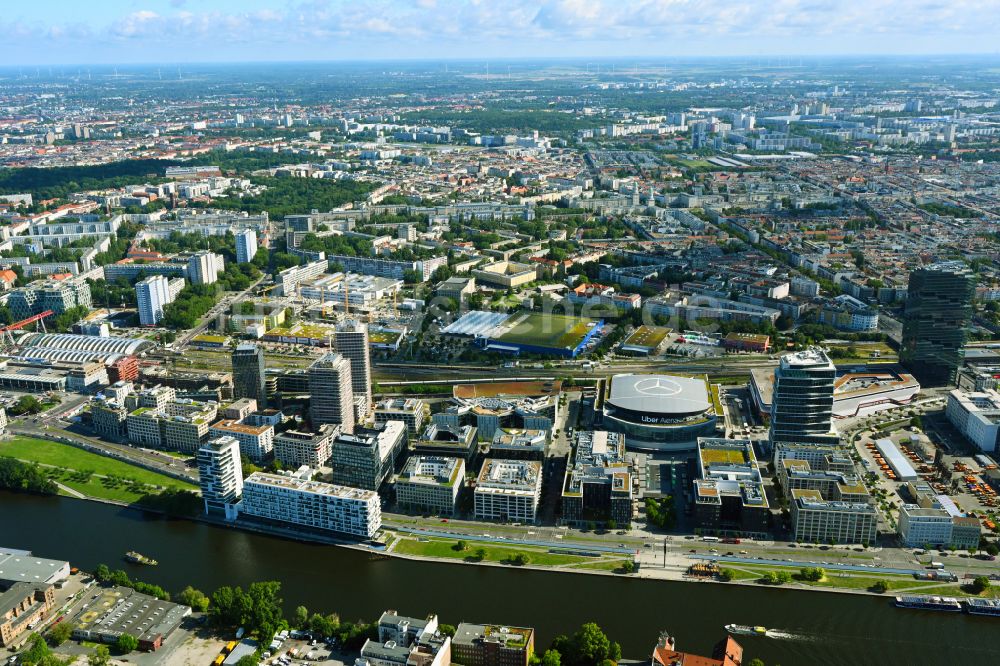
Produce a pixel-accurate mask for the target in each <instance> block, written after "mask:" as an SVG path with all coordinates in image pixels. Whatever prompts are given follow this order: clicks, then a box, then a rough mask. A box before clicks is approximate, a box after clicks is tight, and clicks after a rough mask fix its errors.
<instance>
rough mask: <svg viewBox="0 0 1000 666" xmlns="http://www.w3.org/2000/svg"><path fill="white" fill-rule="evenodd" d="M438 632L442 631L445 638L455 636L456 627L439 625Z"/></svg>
mask: <svg viewBox="0 0 1000 666" xmlns="http://www.w3.org/2000/svg"><path fill="white" fill-rule="evenodd" d="M438 631H440V632H441V633H442V634H444V635H445V636H451V637H454V636H455V625H452V624H439V625H438Z"/></svg>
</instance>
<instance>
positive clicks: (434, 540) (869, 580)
mask: <svg viewBox="0 0 1000 666" xmlns="http://www.w3.org/2000/svg"><path fill="white" fill-rule="evenodd" d="M28 444H31V445H32V446H31V447H28V448H26V447H27V445H28ZM0 447H4V448H3V449H0V454H5V455H7V456H9V457H14V456H15V455H16V454H22V455H24V454H25V451H29V452H30V454H31V459H32V461H33V462H36V463H39V464H41V465H43V466H45V467H46V468H47V469H48V470H49V474H50V475H51V474H58V475H59V477H60V478H55V479H53V480H54V481H56V482H57V483H58V484H59V486H60V494H61V495H63V496H65V497H68V498H71V499H87V500H90V501H96V502H100V503H104V504H109V505H114V506H119V507H130V508H136V509H139V510H141V511H144V512H148V513H151V514H154V515H159V516H165V517H170V518H175V519H177V518H179V519H188V520H192V521H196V522H201V523H205V524H210V525H214V526H218V527H224V528H230V529H232V528H234V527H235V528H236V529H240V530H243V531H247V532H253V533H257V534H264V535H271V536H278V537H280V538H283V539H291V540H296V541H301V542H305V543H319V544H324V545H334V546H340V547H343V548H349V549H353V550H357V551H360V552H364V553H367V554H368V555H369V556H370V557H372V558H380V557H396V558H402V559H407V560H412V561H428V562H441V563H450V564H455V563H460V564H477V565H480V566H499V567H504V568H515V569H518V568H520V569H531V570H538V571H546V572H560V573H587V574H592V575H593V574H599V575H603V576H611V577H627V578H637V579H659V580H668V581H675V582H715V583H722V584H725V585H730V586H737V585H739V586H750V587H771V588H783V589H790V590H804V591H835V592H839V593H846V594H856V595H867V596H884V595H885V594H886V593H889V592H892V593H895V592H907V593H922V592H924V591H926V592H927V593H930V594H944V595H949V596H973V595H971V594H970V593H968V592H966V591H965V590H963V589H962V588H961V586H959V585H957V584H954V583H951V584H949V583H941V582H936V581H919V580H915V579H914V578H913V577H912V576H910V575H907V576H903V577H900V576H898V575H895V574H900V573H903V574H909V573H911V572H909V571H899V570H889V569H886V570H881V571H880V570H879V569H876V568H873V569H872V570H870V571H869V570H867V569H865V570H858V569H859V567H857V566H855V567H848V566H844V565H846V564H847V563H846V562H840V563H838V562H834V563H830V564H829V566H827V563H826V562H824V563H823V565H824V566H826V568H827V573H828V575H827V576H824V577H823V579H822V580H819V581H807V580H794V579H795V578H799V576H798V573H799V570H800V569H801V568H803V567H810V566H818V565H817V564H815V563H808V562H789V563H787V564H785V563H779V562H775V561H770V560H765V561H761V562H759V563H758V562H753V561H747V560H746V559H745V558H743V561H742V562H731V561H726V558H725V556H716V555H712V556H711V557H712V558H713V559H718V560H719V561H720V566H721V567H723V568H726V569H728V570H729V571H730V573H731V574H732V575H731V576H730V580H728V581H724V580H719V579H717V578H715V577H703V576H691V575H689V573H688V572H689V568H690V567H691V565H692V564H696V563H699V562H704V561H705V559H707V557H706V556H697V555H696V556H690V555H688V554H687V553H682V552H680V551H679V550H678V549H677V547H678V546H679V547H681V548H686V547H687V546H686V545H684V543H683V542H681V541H680V540H679V538H675V541H674V542H673V544H674V545H673V546H672V549H671V551H670V552H669V553H667V552H666V550H665V552H664V554H663V559H662V563H661V557H660V555H659V554H657V553H655V552H654V550H653V549H648V546H649V545H650V544H649V541H648V537H646V538H645V539H641V538H632V537H631V536H629V535H625V534H624V533H620V534H621V536H620V537H618V539H620V540H621V541H622V543H618V545H617V546H614V545H613V541H617V540H618V539H615V538H614V537H612V539H613V541H608V540H607V539H605V538H598V537H596V535H590V534H588V535H586V536H584V535H582V534H580V535H577V534H576V533H573V532H569V531H559V532H560V533H558V534H555V532H556V531H557V530H554V529H552V528H544V527H541V528H528V529H534V530H536V531H537V533H539V534H543V535H544V534H545V533H546V532H547V533H548V537H547V538H546V537H544V536H534V537H532V536H526V535H532V534H536V531H527V532H524V531H523V530H522V529H521V528H518V529H514V528H510V529H508V528H506V527H505V526H500V525H492V524H490V525H487V524H485V523H483V524H480V523H464V522H463V521H453V522H452V524H449V525H447V526H445V525H440V524H437V523H436V521H435V523H433V524H431V523H429V522H428V521H423V522H420V521H419V520H415V519H413V518H412V517H406V516H393V517H389V516H387V520H386V523H387V524H386V525H385V526H384V531H383V538H382V543H371V542H368V543H366V542H358V541H357V540H351V539H344V538H340V537H337V536H333V535H329V534H324V533H319V532H315V531H309V530H303V529H300V528H296V527H285V526H281V525H273V524H262V523H256V522H253V521H247V520H239V521H237V522H235V523H234V522H230V521H226V520H223V519H222V518H219V517H216V516H208V515H205V514H202V513H200V512H196V509H195V508H189V507H186V506H185V510H189V511H190V513H188V514H179V513H177V512H176V511H174V512H171V511H170V510H169V508H170V507H167V508H162V507H157V506H154V505H151V504H150V503H144V502H141V501H135V498H136V497H139V495H138V494H135V493H129V492H127V491H128V490H130V489H129V488H127V487H114V488H107V487H105V482H107V481H109V480H117V479H121V478H122V476H121V475H122V474H124V473H131V474H134V475H138V476H139V478H141V481H144V482H145V483H146V484H148V485H145V486H144V487H145V489H147V490H153V489H156V490H157V491H161V492H162V491H166V490H168V489H169V488H170V487H177V486H180V485H182V484H180V483H178V482H177V481H175V480H173V479H169V478H166V477H162V476H160V475H157V474H156V473H154V472H151V471H149V470H145V469H141V468H135V469H131V470H130V469H124V468H127V467H128V465H127V464H126V463H123V462H121V461H118V460H115V459H110V458H102V457H101V456H98V455H95V454H93V453H90V452H85V451H81V450H80V449H78V448H75V447H72V446H68V445H66V444H62V443H57V442H53V441H51V440H33V441H31V442H28V441H26V440H23V439H22V438H15V439H14V440H13V441H12V440H7V441H5V442H2V443H0ZM11 447H14V449H13V450H12V449H11ZM17 457H18V458H19V459H22V460H23V459H24V458H22V457H21V456H17ZM94 458H98V459H99V460H97V461H94V460H92V459H94ZM42 459H44V462H42ZM96 463H100V465H103V467H98V469H100V472H102V473H95V472H93V471H87V472H84V473H80V472H79V471H73V470H72V469H67V467H69V466H71V465H75V466H76V467H80V466H87V465H91V467H93V465H94V464H96ZM64 465H65V466H64ZM81 474H83V475H84V476H85V477H86V482H85V483H84V482H83V481H84V479H83V477H81V478H76V477H77V476H79V475H81ZM66 476H68V477H69V479H71V480H72V481H70V482H67V479H65V478H62V477H66ZM139 478H134V482H135V483H139V482H140V481H139ZM157 481H161V482H162V483H163V485H159V484H156V482H157ZM95 484H96V485H95ZM192 488H193V487H192ZM197 504H199V506H200V502H198V503H197ZM441 522H443V523H444V522H448V521H441ZM404 523H405V525H404ZM463 529H465V530H470V529H473V530H475V531H474V532H473V531H468V532H467V533H462V532H461V530H463ZM484 529H489V530H490V533H492V534H493V535H494V536H490V534H486V533H481V531H482V530H484ZM519 530H520V531H519ZM547 539H548V540H547ZM555 540H558V542H556V541H555ZM644 547H645V548H644ZM665 548H666V544H665ZM692 552H694V551H693V550H692ZM762 554H764V555H765V556H767V552H766V551H763V552H762ZM831 554H832V553H831ZM851 556H853V555H851ZM826 557H830V554H828V555H826ZM757 559H760V558H757ZM634 565H638V567H635V566H634ZM636 568H638V571H637V572H636V571H635V569H636ZM848 569H854V570H853V571H848ZM775 572H778V573H787V574H788V576H784V579H785V582H784V583H783V584H781V585H774V584H773V582H772V584H770V585H765V584H762V583H761V582H760V581H761V580H763V579H764V577H765V576H766V575H767V574H770V573H775ZM773 578H774V577H773V576H772V579H773ZM789 578H792V579H793V580H794V582H793V581H790V580H789ZM883 582H884V583H886V585H885V590H884V591H883V592H878V591H876V590H875V589H873V588H874V587H875V585H876V584H877V583H878V584H881V583H883ZM993 594H996V592H994V593H993Z"/></svg>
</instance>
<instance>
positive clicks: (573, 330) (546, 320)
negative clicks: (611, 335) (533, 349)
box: [500, 312, 593, 349]
mask: <svg viewBox="0 0 1000 666" xmlns="http://www.w3.org/2000/svg"><path fill="white" fill-rule="evenodd" d="M515 317H518V318H519V319H520V321H519V322H518V323H517V324H515V325H514V327H513V328H512V329H510V330H509V331H508V332H506V333H504V334H503V335H501V336H500V342H508V343H517V344H525V345H537V346H539V347H550V348H554V349H567V348H568V349H573V348H575V347H576V346H577V345H579V344H580V342H581V341H582V340H583V338H584V336H586V335H587V332H588V331H589V330H590V329H591V326H590V324H592V323H593V321H592V320H590V319H585V318H583V317H571V316H567V315H557V314H542V313H538V312H530V313H528V314H526V315H515Z"/></svg>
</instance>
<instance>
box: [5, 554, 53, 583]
mask: <svg viewBox="0 0 1000 666" xmlns="http://www.w3.org/2000/svg"><path fill="white" fill-rule="evenodd" d="M67 576H69V562H65V561H63V560H50V559H48V558H45V557H36V556H35V555H32V554H31V551H28V550H18V549H16V548H5V547H2V546H0V580H4V581H12V582H24V583H52V582H55V581H58V580H61V579H63V578H65V577H67Z"/></svg>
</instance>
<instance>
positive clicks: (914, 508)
mask: <svg viewBox="0 0 1000 666" xmlns="http://www.w3.org/2000/svg"><path fill="white" fill-rule="evenodd" d="M951 531H952V516H951V514H950V513H948V512H947V511H945V510H944V509H941V508H934V507H927V508H924V507H922V506H918V505H916V504H904V505H903V506H902V507H900V510H899V538H900V540H901V541H902V542H903V544H904V545H905V546H907V547H909V548H923V547H924V545H925V544H930V545H932V546H948V545H950V544H951Z"/></svg>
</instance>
